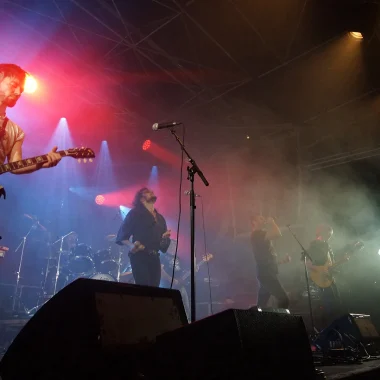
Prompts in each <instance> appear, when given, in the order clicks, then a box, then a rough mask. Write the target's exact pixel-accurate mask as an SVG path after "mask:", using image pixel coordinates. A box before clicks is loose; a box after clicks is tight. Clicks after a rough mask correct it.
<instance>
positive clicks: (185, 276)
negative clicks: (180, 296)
mask: <svg viewBox="0 0 380 380" xmlns="http://www.w3.org/2000/svg"><path fill="white" fill-rule="evenodd" d="M205 262H206V260H202V261H201V262H200V263H199V264H198V265H197V266H196V268H195V271H196V272H198V271H199V268H200V267H201V266H202V265H203V264H204V263H205ZM190 274H191V271H188V272H186V274H185V275H184V276H182V280H181V281H185V280H186V279H187V278H188V277H189V276H190Z"/></svg>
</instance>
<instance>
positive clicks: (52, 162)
mask: <svg viewBox="0 0 380 380" xmlns="http://www.w3.org/2000/svg"><path fill="white" fill-rule="evenodd" d="M22 143H23V140H20V141H16V143H15V144H14V145H13V148H12V150H11V153H10V154H9V156H8V162H15V161H19V160H22ZM56 151H57V147H56V146H55V147H54V148H53V149H52V150H51V151H50V152H49V153H48V154H47V155H46V156H47V159H48V162H45V163H44V164H42V165H38V164H36V165H33V166H29V167H27V168H21V169H17V170H13V171H12V172H11V173H13V174H29V173H33V172H35V171H36V170H40V169H42V168H43V169H46V168H51V167H53V166H56V165H57V164H58V162H59V161H61V156H60V155H59V154H58V153H56Z"/></svg>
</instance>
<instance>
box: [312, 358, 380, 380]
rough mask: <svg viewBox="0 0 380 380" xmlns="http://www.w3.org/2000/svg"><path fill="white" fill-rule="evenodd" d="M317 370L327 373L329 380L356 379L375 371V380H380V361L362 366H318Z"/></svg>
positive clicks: (368, 362)
mask: <svg viewBox="0 0 380 380" xmlns="http://www.w3.org/2000/svg"><path fill="white" fill-rule="evenodd" d="M317 368H318V369H320V370H322V371H323V372H324V373H325V375H326V378H327V379H328V380H337V379H355V378H356V376H358V375H364V374H366V373H371V372H372V371H374V374H375V373H376V376H374V377H373V378H374V379H375V378H377V379H380V359H375V360H369V361H366V362H364V363H362V364H339V365H331V366H318V367H317ZM376 370H377V371H376Z"/></svg>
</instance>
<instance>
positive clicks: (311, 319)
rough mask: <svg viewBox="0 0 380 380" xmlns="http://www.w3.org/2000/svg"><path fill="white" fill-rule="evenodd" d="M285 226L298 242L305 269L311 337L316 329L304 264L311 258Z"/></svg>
mask: <svg viewBox="0 0 380 380" xmlns="http://www.w3.org/2000/svg"><path fill="white" fill-rule="evenodd" d="M286 227H288V230H289V232H290V233H291V234H292V236H293V237H294V239H295V240H296V242H297V243H298V245H299V246H300V247H301V250H302V251H301V257H302V261H303V264H304V269H305V279H306V287H307V298H308V301H309V315H310V322H311V329H312V331H313V334H312V337H313V336H314V334H315V332H316V331H317V330H316V329H315V324H314V316H313V308H312V306H311V295H310V286H309V272H308V271H307V265H306V262H307V260H308V259H309V260H310V261H311V263H313V260H312V258H311V257H310V255H309V254H308V253H307V251H306V249H305V248H304V246H303V245H302V244H301V242H300V241H299V240H298V238H297V236H296V235H295V233H294V232H293V231H292V229H291V228H290V225H287V226H286Z"/></svg>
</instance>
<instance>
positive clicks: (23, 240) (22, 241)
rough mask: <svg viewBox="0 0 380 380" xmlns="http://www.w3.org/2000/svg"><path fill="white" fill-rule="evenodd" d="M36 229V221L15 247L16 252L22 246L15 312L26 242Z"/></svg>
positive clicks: (13, 305) (13, 307)
mask: <svg viewBox="0 0 380 380" xmlns="http://www.w3.org/2000/svg"><path fill="white" fill-rule="evenodd" d="M34 229H36V224H35V223H34V224H33V225H32V227H30V229H29V231H28V233H27V234H26V235H25V236H24V237H23V238H22V240H21V242H20V244H19V245H18V246H17V248H16V249H15V253H16V252H17V251H18V250H19V249H20V248H21V255H20V264H19V266H18V271H17V272H16V273H17V277H16V286H15V291H14V294H13V303H12V312H13V313H15V312H16V302H17V299H18V298H19V297H18V291H19V287H20V278H21V268H22V262H23V260H24V250H25V244H26V240H27V238H28V236H29V234H30V233H31V232H32V230H34Z"/></svg>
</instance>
